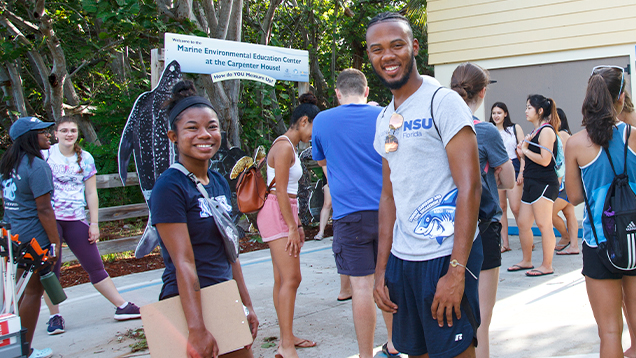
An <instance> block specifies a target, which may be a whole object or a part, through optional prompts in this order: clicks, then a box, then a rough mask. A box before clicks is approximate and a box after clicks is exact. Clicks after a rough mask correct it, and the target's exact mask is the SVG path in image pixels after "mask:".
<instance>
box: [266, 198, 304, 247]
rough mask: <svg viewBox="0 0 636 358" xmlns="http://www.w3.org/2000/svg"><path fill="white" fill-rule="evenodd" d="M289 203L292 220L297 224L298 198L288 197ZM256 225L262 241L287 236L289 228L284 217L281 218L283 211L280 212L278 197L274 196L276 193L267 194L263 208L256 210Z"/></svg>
mask: <svg viewBox="0 0 636 358" xmlns="http://www.w3.org/2000/svg"><path fill="white" fill-rule="evenodd" d="M289 203H290V204H291V208H292V215H293V216H294V221H295V222H296V225H298V200H297V199H296V198H293V199H292V198H290V199H289ZM256 225H258V231H260V233H261V238H262V239H263V242H268V241H273V240H276V239H280V238H281V237H287V236H289V228H288V227H287V223H286V222H285V219H283V213H281V212H280V206H279V205H278V197H276V195H268V196H267V200H265V204H264V205H263V208H262V209H261V210H260V211H259V212H258V216H257V217H256Z"/></svg>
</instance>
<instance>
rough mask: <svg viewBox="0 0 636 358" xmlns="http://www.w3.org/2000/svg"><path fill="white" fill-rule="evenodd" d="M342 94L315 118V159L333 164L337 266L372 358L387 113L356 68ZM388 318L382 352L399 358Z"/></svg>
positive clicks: (343, 79)
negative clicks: (378, 138)
mask: <svg viewBox="0 0 636 358" xmlns="http://www.w3.org/2000/svg"><path fill="white" fill-rule="evenodd" d="M336 95H337V96H338V102H339V103H340V106H338V107H336V108H332V109H329V110H326V111H322V112H320V113H319V114H318V115H317V116H316V119H315V120H314V127H313V132H312V151H313V152H312V156H313V158H314V159H315V160H317V161H318V163H319V164H320V165H325V164H326V165H327V173H328V178H329V179H328V180H329V187H330V191H331V200H332V207H333V232H334V235H333V252H334V257H335V259H336V266H337V268H338V273H339V274H341V275H348V276H350V281H351V288H352V292H353V322H354V325H355V329H356V336H357V338H358V347H359V350H360V357H361V358H371V357H372V356H373V337H374V332H375V323H376V322H375V321H376V318H375V317H376V308H375V304H374V303H373V273H374V271H375V263H376V258H377V253H378V206H379V200H380V191H381V190H382V158H381V157H380V156H379V155H378V153H376V152H375V150H374V149H373V137H374V134H375V131H374V126H373V124H374V123H375V119H376V118H377V116H378V113H379V112H380V111H381V110H382V109H381V108H380V107H377V106H372V105H369V104H367V96H368V95H369V87H367V79H366V77H365V76H364V74H363V73H362V72H360V71H359V70H356V69H352V68H349V69H346V70H344V71H342V72H341V73H340V75H338V80H337V82H336ZM384 318H385V323H386V325H387V328H388V330H389V331H388V336H389V340H388V342H387V343H386V344H385V345H384V346H383V347H382V348H383V351H384V353H385V354H386V355H387V356H389V357H397V356H398V354H399V353H398V352H397V351H395V350H394V349H393V343H392V341H391V330H390V329H391V321H392V318H391V315H390V314H385V315H384Z"/></svg>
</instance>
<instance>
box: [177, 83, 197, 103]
mask: <svg viewBox="0 0 636 358" xmlns="http://www.w3.org/2000/svg"><path fill="white" fill-rule="evenodd" d="M196 94H197V89H196V88H195V87H194V83H193V82H192V81H190V80H183V81H179V82H177V83H176V84H175V85H174V87H172V97H173V98H174V99H183V98H186V97H190V96H196Z"/></svg>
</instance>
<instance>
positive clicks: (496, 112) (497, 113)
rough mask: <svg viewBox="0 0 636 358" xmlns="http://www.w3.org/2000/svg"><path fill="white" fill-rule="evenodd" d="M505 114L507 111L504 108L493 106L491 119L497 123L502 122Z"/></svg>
mask: <svg viewBox="0 0 636 358" xmlns="http://www.w3.org/2000/svg"><path fill="white" fill-rule="evenodd" d="M507 115H508V113H506V112H504V110H503V109H501V108H499V107H494V108H493V109H492V120H493V122H495V124H497V125H501V124H503V121H504V118H506V116H507Z"/></svg>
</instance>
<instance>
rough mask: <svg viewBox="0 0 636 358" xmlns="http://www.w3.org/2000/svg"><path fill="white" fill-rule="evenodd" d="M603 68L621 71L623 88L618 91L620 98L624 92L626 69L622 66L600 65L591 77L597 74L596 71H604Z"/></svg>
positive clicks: (595, 68) (593, 70)
mask: <svg viewBox="0 0 636 358" xmlns="http://www.w3.org/2000/svg"><path fill="white" fill-rule="evenodd" d="M603 68H616V69H618V70H621V87H620V88H619V90H618V98H620V97H621V94H622V92H623V83H624V82H625V69H624V68H623V67H621V66H612V65H600V66H596V67H594V68H593V69H592V74H591V75H590V77H591V76H593V75H594V74H596V70H599V69H603Z"/></svg>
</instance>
